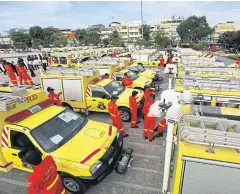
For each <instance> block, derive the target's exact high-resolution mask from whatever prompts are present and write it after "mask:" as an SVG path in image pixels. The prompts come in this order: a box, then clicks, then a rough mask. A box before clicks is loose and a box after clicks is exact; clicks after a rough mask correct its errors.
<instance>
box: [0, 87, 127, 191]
mask: <svg viewBox="0 0 240 194" xmlns="http://www.w3.org/2000/svg"><path fill="white" fill-rule="evenodd" d="M0 91H1V94H0V99H1V101H0V130H1V137H2V138H1V139H2V146H1V147H0V171H2V172H9V171H11V169H13V168H16V169H19V170H23V171H29V172H30V171H31V170H30V169H28V168H25V167H24V166H23V165H22V162H21V159H20V158H19V157H18V153H19V152H20V150H21V149H23V148H25V149H26V148H27V149H35V150H38V151H39V152H41V154H42V157H43V158H44V157H46V156H47V155H51V156H52V157H53V158H54V160H55V162H56V165H57V170H58V173H59V175H60V176H61V178H62V181H63V185H64V187H65V188H66V189H67V191H68V192H71V193H73V194H83V193H85V192H86V189H87V187H86V186H87V185H89V184H96V183H98V182H100V181H101V180H102V179H103V178H104V177H106V176H107V175H108V174H109V172H111V171H112V169H113V168H114V166H115V165H116V163H117V162H118V160H119V157H121V153H122V146H123V139H122V136H121V135H120V134H119V133H118V132H117V129H116V128H115V127H113V126H111V125H108V124H105V123H101V122H96V121H91V120H88V119H86V118H84V117H82V116H81V115H80V114H77V113H75V112H73V111H72V110H70V109H69V108H66V107H60V106H56V105H54V101H52V100H50V99H48V97H47V95H46V93H45V92H44V91H40V90H32V89H29V90H26V89H25V90H19V91H17V92H16V91H14V89H13V88H10V87H4V89H2V87H0Z"/></svg>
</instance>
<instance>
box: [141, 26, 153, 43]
mask: <svg viewBox="0 0 240 194" xmlns="http://www.w3.org/2000/svg"><path fill="white" fill-rule="evenodd" d="M150 30H151V26H149V25H146V24H144V25H143V39H144V40H145V41H149V39H150V33H151V32H150ZM139 33H140V34H142V27H141V28H140V29H139Z"/></svg>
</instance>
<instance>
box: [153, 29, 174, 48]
mask: <svg viewBox="0 0 240 194" xmlns="http://www.w3.org/2000/svg"><path fill="white" fill-rule="evenodd" d="M153 37H154V42H155V44H156V45H158V46H163V47H167V45H169V44H170V42H171V41H170V39H169V38H168V37H167V36H166V35H165V33H164V32H163V31H162V30H158V31H156V32H154V33H153Z"/></svg>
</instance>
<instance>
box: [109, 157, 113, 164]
mask: <svg viewBox="0 0 240 194" xmlns="http://www.w3.org/2000/svg"><path fill="white" fill-rule="evenodd" d="M112 161H113V157H111V158H110V159H109V160H108V164H109V165H110V164H112Z"/></svg>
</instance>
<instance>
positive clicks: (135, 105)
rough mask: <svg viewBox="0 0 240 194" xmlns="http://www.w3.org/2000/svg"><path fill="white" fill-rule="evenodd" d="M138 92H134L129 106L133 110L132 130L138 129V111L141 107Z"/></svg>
mask: <svg viewBox="0 0 240 194" xmlns="http://www.w3.org/2000/svg"><path fill="white" fill-rule="evenodd" d="M137 94H138V92H137V91H133V92H132V95H131V96H130V97H129V106H130V110H131V115H132V119H131V128H138V126H137V124H138V123H139V122H138V116H137V109H138V106H139V102H137V98H136V96H137Z"/></svg>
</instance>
